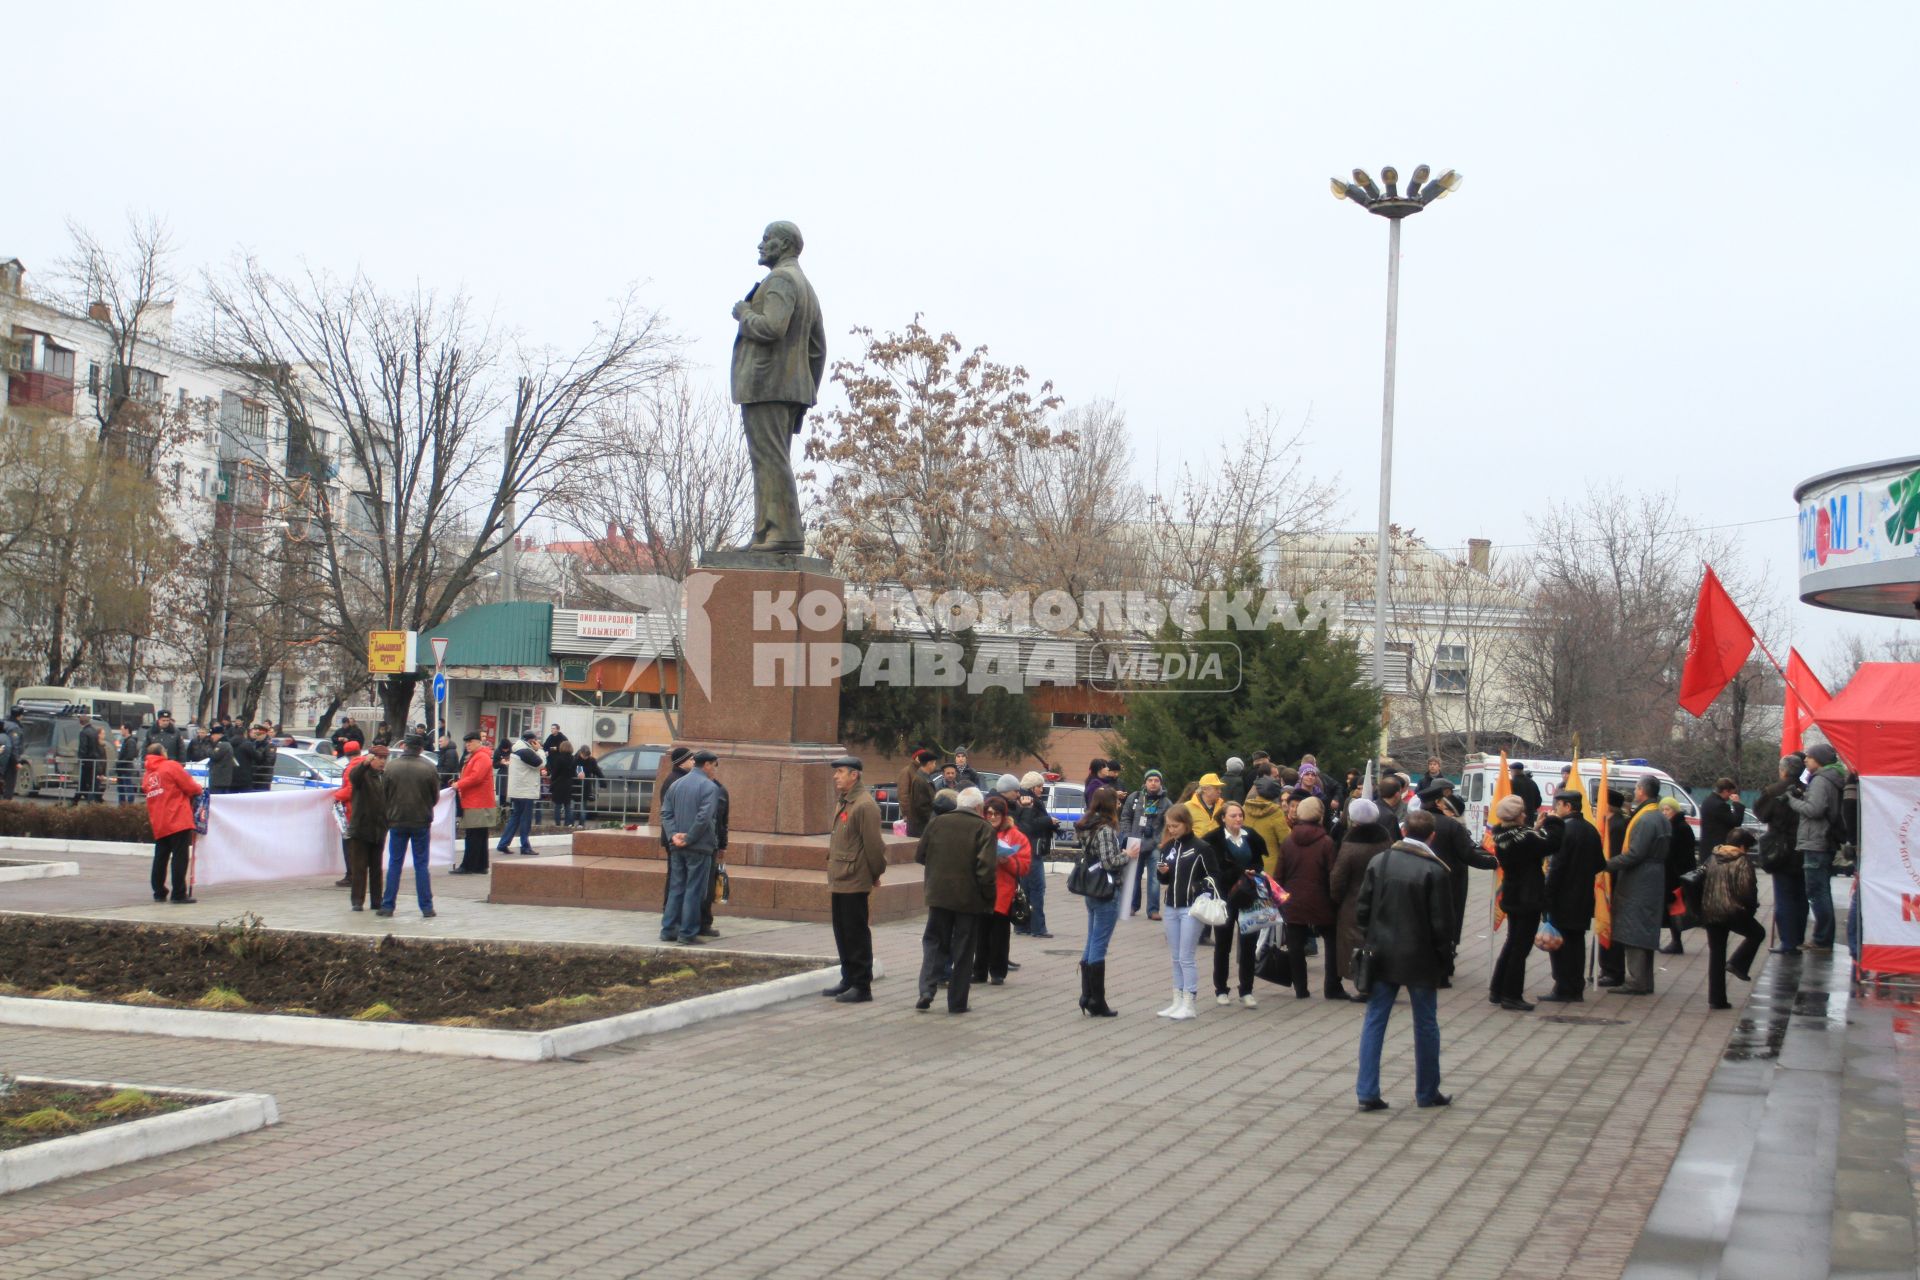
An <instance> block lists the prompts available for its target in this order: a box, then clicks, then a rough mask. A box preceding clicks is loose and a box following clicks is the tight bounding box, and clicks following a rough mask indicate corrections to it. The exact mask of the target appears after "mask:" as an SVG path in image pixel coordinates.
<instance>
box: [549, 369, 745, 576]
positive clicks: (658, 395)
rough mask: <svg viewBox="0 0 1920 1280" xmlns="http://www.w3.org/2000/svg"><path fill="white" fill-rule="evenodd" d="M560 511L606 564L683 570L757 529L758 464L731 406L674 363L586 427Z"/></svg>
mask: <svg viewBox="0 0 1920 1280" xmlns="http://www.w3.org/2000/svg"><path fill="white" fill-rule="evenodd" d="M581 437H582V439H581V441H580V444H579V447H578V450H577V452H576V454H575V461H574V463H573V465H571V466H570V467H569V468H568V471H569V473H570V474H569V478H568V483H567V484H566V486H565V488H564V490H563V491H562V493H561V495H560V497H559V498H558V499H556V503H555V507H556V516H557V518H559V519H560V520H561V521H563V522H564V523H567V524H569V525H571V526H572V527H574V528H575V529H578V530H579V531H580V532H581V533H583V534H585V535H586V536H588V537H590V538H598V539H601V541H599V542H598V543H597V544H596V546H595V553H594V559H595V560H596V561H597V563H596V564H595V565H594V566H593V567H594V568H595V569H597V570H598V571H599V572H601V573H607V574H659V575H661V576H663V577H668V578H673V579H675V580H684V579H685V578H686V577H687V575H688V574H689V573H691V572H693V569H694V567H695V566H696V565H697V564H698V563H699V557H700V552H701V551H703V550H705V549H707V548H712V547H725V546H731V545H733V544H735V543H738V542H740V541H742V540H743V539H745V538H746V537H747V536H748V535H749V533H750V532H751V525H752V520H753V470H752V467H751V465H750V464H749V462H748V459H747V447H746V437H745V436H744V435H743V434H742V432H741V431H740V428H739V424H738V423H736V422H735V421H734V415H733V411H732V407H731V406H730V405H729V404H727V403H726V401H725V400H724V399H722V398H721V397H720V396H719V395H718V394H716V393H714V392H713V391H711V390H708V391H700V390H696V389H695V387H694V386H693V383H692V382H691V380H690V379H689V378H688V377H687V375H686V373H685V372H684V371H676V372H675V373H674V374H673V375H672V376H671V377H668V378H665V379H663V380H662V381H661V382H660V384H659V385H658V386H657V387H654V388H652V389H650V390H648V391H647V392H645V393H644V394H640V395H635V396H631V397H628V398H627V399H625V400H622V401H620V402H618V403H615V404H610V405H607V406H605V407H603V408H602V409H600V410H599V411H598V412H597V413H595V414H594V415H593V417H592V420H591V421H590V422H588V423H586V424H585V425H584V427H583V429H582V431H581Z"/></svg>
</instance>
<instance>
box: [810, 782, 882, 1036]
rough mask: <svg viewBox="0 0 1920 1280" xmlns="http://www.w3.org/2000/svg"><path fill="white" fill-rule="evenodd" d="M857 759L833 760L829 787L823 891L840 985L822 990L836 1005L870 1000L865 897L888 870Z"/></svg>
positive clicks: (870, 962) (875, 813)
mask: <svg viewBox="0 0 1920 1280" xmlns="http://www.w3.org/2000/svg"><path fill="white" fill-rule="evenodd" d="M861 768H862V766H861V764H860V758H859V757H858V756H841V757H840V758H839V759H838V760H835V761H834V762H833V789H834V791H835V792H837V793H838V795H839V797H840V804H839V807H838V808H837V809H836V810H835V812H834V815H833V831H832V834H830V835H829V836H828V837H827V888H828V890H829V891H830V892H831V894H832V897H833V945H834V947H835V949H837V950H838V951H839V953H840V982H839V984H838V985H836V986H834V987H831V988H829V989H827V990H826V991H822V992H821V993H820V994H821V995H823V996H831V997H832V998H834V999H836V1000H838V1001H839V1002H840V1003H841V1004H865V1003H866V1002H867V1001H869V1000H871V999H873V930H872V929H871V928H869V927H868V924H867V898H868V897H869V895H871V894H872V892H873V886H874V885H876V884H878V883H880V877H881V876H883V875H885V874H886V872H887V843H886V840H885V839H884V838H883V837H882V836H881V834H880V806H879V805H877V804H875V803H874V801H873V793H872V792H871V791H869V790H867V788H866V787H864V786H862V785H861V782H860V773H861Z"/></svg>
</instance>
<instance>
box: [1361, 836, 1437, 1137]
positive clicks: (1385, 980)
mask: <svg viewBox="0 0 1920 1280" xmlns="http://www.w3.org/2000/svg"><path fill="white" fill-rule="evenodd" d="M1433 829H1434V823H1433V814H1431V813H1429V812H1427V811H1426V810H1424V809H1417V810H1415V811H1414V812H1412V813H1409V814H1408V815H1407V821H1406V839H1404V840H1401V841H1399V842H1398V843H1396V844H1395V845H1393V846H1392V847H1391V848H1389V849H1388V850H1387V851H1386V852H1385V853H1383V854H1381V855H1380V856H1379V857H1377V858H1375V859H1374V860H1373V861H1372V862H1371V863H1369V864H1367V871H1366V875H1365V877H1364V878H1363V879H1362V880H1361V882H1360V900H1359V924H1360V931H1361V934H1362V935H1363V936H1364V937H1365V939H1366V942H1365V946H1366V949H1367V950H1368V951H1371V952H1372V953H1373V960H1372V965H1371V969H1370V975H1371V981H1372V990H1371V991H1370V992H1369V993H1368V996H1367V1014H1366V1021H1365V1022H1364V1023H1362V1024H1361V1028H1360V1075H1359V1079H1358V1080H1357V1081H1356V1082H1355V1083H1354V1093H1355V1095H1356V1096H1358V1098H1359V1100H1360V1110H1362V1111H1385V1110H1386V1109H1387V1102H1386V1099H1384V1098H1382V1097H1381V1096H1380V1048H1381V1045H1382V1044H1384V1043H1385V1041H1386V1038H1387V1019H1388V1018H1389V1017H1391V1016H1392V1014H1393V1003H1394V1001H1395V999H1397V998H1398V997H1399V995H1400V988H1401V987H1405V988H1406V989H1407V1002H1408V1003H1409V1004H1411V1005H1412V1006H1413V1062H1414V1072H1413V1099H1414V1101H1415V1102H1416V1103H1417V1104H1419V1105H1420V1106H1422V1107H1444V1106H1449V1105H1451V1104H1452V1102H1453V1099H1452V1098H1450V1097H1448V1096H1447V1095H1446V1094H1444V1093H1442V1092H1440V1019H1439V1016H1438V1014H1437V1011H1436V1005H1435V995H1434V992H1435V988H1437V987H1438V986H1439V985H1440V984H1441V983H1442V982H1444V981H1446V980H1447V979H1448V978H1451V977H1452V976H1453V951H1454V943H1455V941H1456V939H1455V937H1454V928H1455V925H1454V912H1453V877H1452V874H1451V873H1450V872H1449V871H1448V870H1447V864H1446V863H1444V862H1442V861H1441V860H1440V856H1439V855H1438V854H1436V853H1435V852H1434V851H1433V849H1432V847H1431V846H1430V845H1429V844H1428V843H1427V842H1428V841H1429V840H1431V839H1432V838H1433Z"/></svg>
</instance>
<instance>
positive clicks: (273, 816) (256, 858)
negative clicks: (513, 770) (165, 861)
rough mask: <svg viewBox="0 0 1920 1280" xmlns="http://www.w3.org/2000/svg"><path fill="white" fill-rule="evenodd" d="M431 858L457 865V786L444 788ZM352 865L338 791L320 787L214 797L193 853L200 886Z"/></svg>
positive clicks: (330, 872)
mask: <svg viewBox="0 0 1920 1280" xmlns="http://www.w3.org/2000/svg"><path fill="white" fill-rule="evenodd" d="M427 862H428V865H430V866H435V867H447V866H452V865H453V792H452V791H450V790H449V791H442V792H441V793H440V802H439V803H438V804H436V805H435V806H434V809H433V834H432V836H431V837H430V838H429V840H428V857H427ZM345 869H346V864H345V863H344V862H343V861H342V859H341V856H340V824H339V823H337V822H335V821H334V818H333V793H332V792H331V791H327V790H324V789H322V788H319V787H314V788H311V789H309V790H305V791H246V792H239V793H236V794H231V795H217V796H210V797H208V803H207V833H206V834H205V835H203V836H201V837H200V839H199V841H198V842H197V843H196V844H195V845H194V850H193V879H194V883H195V884H231V883H234V882H237V881H241V880H287V879H292V878H295V877H298V876H338V875H340V874H341V873H342V872H343V871H345Z"/></svg>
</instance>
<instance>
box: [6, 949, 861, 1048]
mask: <svg viewBox="0 0 1920 1280" xmlns="http://www.w3.org/2000/svg"><path fill="white" fill-rule="evenodd" d="M873 972H874V976H875V977H879V976H881V966H880V963H879V962H878V961H875V962H874V966H873ZM839 977H840V970H839V969H838V967H833V968H826V969H814V970H811V971H809V972H806V973H794V974H789V975H787V976H786V977H784V978H775V979H773V980H772V981H770V982H756V983H754V984H752V985H751V986H745V987H736V988H734V989H733V990H731V991H716V992H714V993H713V994H711V995H704V996H695V997H694V998H693V999H691V1000H682V1001H679V1002H677V1003H675V1004H668V1005H661V1006H660V1007H659V1008H656V1009H639V1010H636V1011H635V1012H633V1013H622V1014H616V1015H614V1016H613V1017H611V1018H598V1019H595V1020H594V1021H592V1022H580V1023H575V1024H573V1025H572V1026H565V1027H554V1028H552V1029H550V1030H547V1031H505V1030H497V1029H493V1028H487V1027H439V1026H432V1025H429V1024H426V1023H418V1022H353V1021H350V1020H348V1019H343V1018H303V1017H297V1016H291V1015H288V1014H281V1013H214V1012H210V1011H207V1010H201V1009H148V1008H143V1007H141V1006H139V1005H125V1004H99V1003H94V1002H91V1001H84V1000H39V999H35V998H33V997H30V996H0V1024H4V1025H10V1026H17V1027H45V1028H51V1029H55V1030H62V1031H121V1032H129V1033H132V1034H136V1035H154V1036H182V1037H186V1038H190V1039H199V1040H236V1041H240V1042H242V1043H245V1044H291V1045H306V1046H310V1047H318V1048H325V1049H371V1050H377V1051H382V1052H388V1053H432V1054H441V1055H444V1056H448V1057H456V1058H499V1059H504V1060H506V1061H509V1062H548V1061H551V1060H553V1059H555V1058H564V1057H567V1056H569V1055H572V1054H576V1053H584V1052H586V1051H587V1050H589V1049H598V1048H600V1047H602V1046H603V1045H609V1044H614V1043H616V1042H618V1041H621V1040H631V1039H634V1038H635V1037H638V1036H648V1035H658V1034H659V1033H661V1032H663V1031H674V1030H678V1029H679V1028H681V1027H687V1026H692V1025H693V1024H695V1023H698V1022H708V1021H711V1020H712V1019H714V1018H724V1017H726V1016H727V1015H729V1014H734V1013H748V1012H751V1011H752V1010H755V1009H764V1008H766V1007H768V1006H769V1005H775V1004H781V1003H784V1002H786V1001H788V1000H795V999H798V998H800V997H801V996H806V995H811V994H813V993H814V992H816V991H824V990H826V989H827V988H828V987H830V986H832V985H833V984H834V983H835V982H837V981H838V980H839Z"/></svg>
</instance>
